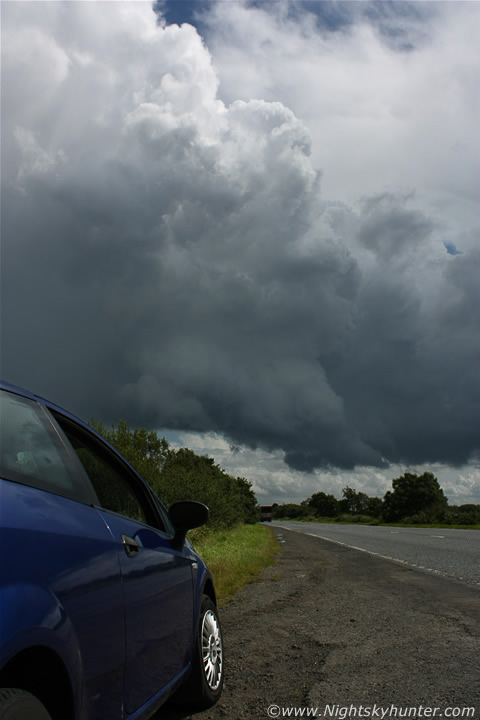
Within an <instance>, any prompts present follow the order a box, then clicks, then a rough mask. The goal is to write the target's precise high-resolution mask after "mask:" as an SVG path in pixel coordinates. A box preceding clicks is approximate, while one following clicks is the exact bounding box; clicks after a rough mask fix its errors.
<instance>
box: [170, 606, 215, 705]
mask: <svg viewBox="0 0 480 720" xmlns="http://www.w3.org/2000/svg"><path fill="white" fill-rule="evenodd" d="M223 663H224V653H223V641H222V630H221V627H220V620H219V619H218V613H217V608H216V607H215V605H214V603H213V602H212V600H211V599H210V598H209V597H208V596H207V595H204V596H203V598H202V604H201V608H200V617H199V621H198V629H197V637H196V645H195V648H194V655H193V661H192V673H191V675H190V677H189V679H188V680H187V683H186V684H185V685H184V686H183V687H182V689H181V691H180V693H181V695H180V697H178V698H177V701H178V700H179V701H180V702H181V703H182V704H188V705H189V706H191V707H195V708H197V709H199V710H204V709H206V708H209V707H211V706H212V705H214V704H215V703H216V702H217V700H218V699H219V697H220V695H221V694H222V689H223V677H224V665H223Z"/></svg>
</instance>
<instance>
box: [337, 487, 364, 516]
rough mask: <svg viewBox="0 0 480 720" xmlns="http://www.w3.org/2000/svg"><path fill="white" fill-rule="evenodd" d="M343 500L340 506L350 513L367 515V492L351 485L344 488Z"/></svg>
mask: <svg viewBox="0 0 480 720" xmlns="http://www.w3.org/2000/svg"><path fill="white" fill-rule="evenodd" d="M342 493H343V500H340V508H341V509H342V510H343V511H344V512H346V513H350V515H367V513H368V502H369V499H370V498H369V497H368V495H367V494H366V493H363V492H357V491H356V490H353V489H352V488H350V487H346V488H343V490H342Z"/></svg>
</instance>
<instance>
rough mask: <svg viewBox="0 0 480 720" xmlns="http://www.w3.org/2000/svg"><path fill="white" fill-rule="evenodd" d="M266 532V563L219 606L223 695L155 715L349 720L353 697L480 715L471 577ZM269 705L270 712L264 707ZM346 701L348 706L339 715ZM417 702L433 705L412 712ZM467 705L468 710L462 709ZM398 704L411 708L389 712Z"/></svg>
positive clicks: (479, 603)
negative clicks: (207, 706) (273, 546)
mask: <svg viewBox="0 0 480 720" xmlns="http://www.w3.org/2000/svg"><path fill="white" fill-rule="evenodd" d="M302 525H303V524H302ZM269 526H270V525H269ZM377 529H378V528H377ZM271 530H272V532H274V533H275V534H276V535H277V536H279V540H280V552H279V554H278V556H277V561H276V563H275V565H274V566H273V567H271V568H268V569H267V570H265V571H263V573H262V574H261V576H260V578H259V580H258V581H257V582H254V583H252V584H250V585H247V586H246V587H244V588H243V589H242V590H241V591H240V592H239V593H238V595H237V597H236V599H235V601H234V602H232V603H231V604H230V605H228V606H227V607H226V608H225V609H224V610H223V611H222V613H221V620H222V624H223V631H224V641H225V657H226V677H225V689H224V693H223V695H222V698H221V699H220V702H219V703H218V705H216V706H215V707H214V708H212V709H211V710H208V711H205V712H202V713H199V714H196V715H191V714H190V713H188V712H186V711H182V710H180V709H177V708H173V707H167V708H165V709H163V710H161V711H160V712H159V713H158V715H157V716H156V720H183V719H186V718H192V719H193V718H198V720H256V719H257V718H259V719H261V718H268V717H269V716H270V717H288V716H290V717H299V716H300V715H299V712H300V710H301V709H302V708H305V709H311V710H315V709H317V714H316V715H315V716H316V717H324V718H327V717H334V719H335V720H350V718H355V720H357V718H359V717H362V718H364V717H368V716H366V715H365V714H363V715H359V714H358V713H359V708H360V707H362V708H363V709H364V710H365V708H367V710H368V709H369V710H370V712H371V711H372V708H373V707H374V706H376V707H377V708H379V707H380V708H383V709H387V710H389V709H390V708H391V707H392V706H393V707H394V711H393V713H392V714H390V715H389V714H387V715H385V718H390V717H407V718H412V717H414V718H417V717H422V718H423V717H435V718H441V717H445V718H447V713H446V711H447V710H448V708H455V712H456V713H457V714H456V715H452V714H451V716H453V717H462V718H467V717H468V718H469V720H470V719H471V720H480V588H479V586H478V585H475V584H471V585H468V584H467V583H465V582H460V581H458V580H452V579H451V578H447V577H444V576H441V575H438V574H431V573H427V572H424V571H423V570H419V569H417V568H412V567H410V566H407V565H405V564H399V563H395V562H391V561H388V560H384V559H383V558H381V557H378V555H373V554H370V553H367V552H359V551H358V550H355V549H352V548H350V547H348V546H347V545H346V544H339V542H338V541H337V542H327V541H325V540H323V539H321V538H319V537H312V536H311V535H307V534H303V533H300V532H292V531H291V530H287V529H284V528H281V527H275V526H274V527H272V528H271ZM432 534H437V531H433V532H432ZM438 534H439V535H444V534H445V531H443V530H441V531H438ZM393 537H395V536H393ZM437 540H438V541H439V543H440V542H442V540H441V538H437ZM433 541H434V538H432V542H433ZM340 542H341V543H343V540H340ZM388 552H389V551H388ZM270 706H276V707H278V708H280V710H279V714H277V715H274V714H270V715H269V713H268V709H269V707H270ZM327 707H328V708H329V710H330V713H333V715H332V714H330V715H329V714H328V710H327ZM351 707H353V708H354V709H355V708H356V711H357V714H356V715H355V711H353V712H352V711H350V710H348V712H349V714H347V715H345V714H344V713H345V708H347V709H350V708H351ZM420 707H423V708H424V709H425V708H431V709H432V714H430V715H428V713H426V714H425V713H424V714H422V715H420V714H417V715H415V714H412V712H411V711H410V709H411V708H413V709H414V710H415V709H419V708H420ZM395 708H397V710H396V711H395ZM436 708H437V710H436V712H435V714H434V715H433V710H435V709H436ZM469 708H474V714H472V712H471V711H469V714H468V715H467V714H466V710H465V709H467V710H468V709H469ZM274 710H275V712H277V710H276V709H275V708H274ZM295 710H296V711H297V715H295V714H294V711H295ZM289 711H290V715H289V714H288V713H289ZM400 711H401V712H402V713H405V712H409V711H410V714H402V715H400V714H397V715H395V712H397V713H399V712H400ZM304 712H306V710H305V711H304ZM335 713H336V714H335ZM458 713H464V714H463V715H460V714H458ZM304 716H305V717H306V716H307V715H306V714H305V715H304ZM315 716H314V715H312V714H310V717H315ZM369 717H373V718H374V717H376V716H375V715H371V716H369ZM385 718H384V720H385Z"/></svg>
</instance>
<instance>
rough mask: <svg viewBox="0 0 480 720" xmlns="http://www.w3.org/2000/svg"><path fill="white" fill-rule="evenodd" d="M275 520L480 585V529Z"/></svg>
mask: <svg viewBox="0 0 480 720" xmlns="http://www.w3.org/2000/svg"><path fill="white" fill-rule="evenodd" d="M274 524H275V525H277V526H280V527H284V528H288V529H290V530H295V531H296V532H302V533H307V534H309V535H314V536H316V537H320V538H322V539H324V540H329V541H331V542H336V543H340V544H342V545H345V546H347V547H351V548H354V549H357V550H363V551H364V552H368V553H371V554H372V555H377V556H379V557H381V558H384V559H387V560H395V561H396V562H399V563H402V564H404V565H406V566H407V567H412V568H417V569H420V570H426V571H428V572H431V573H435V574H438V575H443V576H445V577H449V578H452V579H454V580H459V581H461V582H466V583H468V584H470V585H477V586H480V531H479V530H455V529H450V528H448V529H443V528H442V529H436V528H399V527H383V526H381V527H380V526H374V525H373V526H372V525H343V524H341V523H338V524H337V523H303V522H284V521H278V522H275V523H274Z"/></svg>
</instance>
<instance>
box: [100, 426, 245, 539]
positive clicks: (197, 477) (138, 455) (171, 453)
mask: <svg viewBox="0 0 480 720" xmlns="http://www.w3.org/2000/svg"><path fill="white" fill-rule="evenodd" d="M90 425H91V426H92V427H93V428H94V429H95V430H96V431H97V432H98V433H100V435H102V436H103V437H104V438H105V439H106V440H108V442H109V443H110V444H111V445H113V447H115V448H116V449H117V450H118V451H119V452H120V453H121V454H122V455H123V457H124V458H125V459H126V460H128V462H129V463H130V464H131V465H132V466H133V467H134V468H135V470H136V471H137V472H138V473H139V474H140V475H141V476H142V477H143V478H144V479H145V480H146V481H147V482H148V483H149V484H150V486H151V487H152V488H153V490H154V491H155V492H156V493H157V495H158V496H159V497H160V498H161V500H162V501H163V502H164V503H165V505H166V506H167V507H170V505H172V504H173V503H174V502H177V501H179V500H198V501H199V502H203V503H205V505H207V506H208V507H209V509H210V517H209V521H208V525H209V526H210V527H211V528H212V529H222V528H229V527H233V526H234V525H237V524H240V523H255V522H257V519H258V511H257V499H256V497H255V493H254V492H253V490H252V486H251V483H250V482H248V480H246V479H245V478H243V477H233V476H231V475H229V474H228V473H226V472H225V471H224V470H222V468H221V467H220V466H219V465H217V464H216V463H215V461H214V460H213V459H212V458H210V457H207V456H204V455H197V454H196V453H194V452H193V450H189V449H188V448H179V449H178V450H175V449H173V448H172V447H170V445H169V443H168V442H167V440H166V439H165V438H159V437H158V435H157V433H156V432H155V431H154V430H146V429H145V428H135V429H132V428H130V427H129V425H128V423H127V422H126V421H125V420H121V421H120V422H119V424H118V425H117V426H116V427H115V426H113V427H112V428H111V429H108V428H106V427H105V426H104V425H103V424H102V423H98V422H96V421H94V420H92V421H91V422H90Z"/></svg>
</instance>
